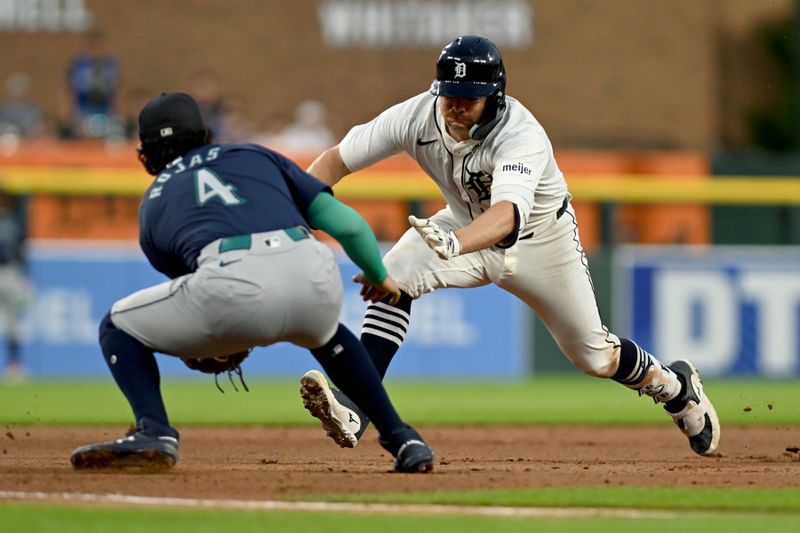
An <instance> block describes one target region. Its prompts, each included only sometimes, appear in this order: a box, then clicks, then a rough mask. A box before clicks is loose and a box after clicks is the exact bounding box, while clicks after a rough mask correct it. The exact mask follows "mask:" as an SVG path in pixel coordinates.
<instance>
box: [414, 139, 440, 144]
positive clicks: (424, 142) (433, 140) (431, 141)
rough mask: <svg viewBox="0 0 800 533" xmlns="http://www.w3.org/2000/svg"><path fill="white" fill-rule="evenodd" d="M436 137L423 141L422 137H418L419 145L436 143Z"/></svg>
mask: <svg viewBox="0 0 800 533" xmlns="http://www.w3.org/2000/svg"><path fill="white" fill-rule="evenodd" d="M435 142H436V139H432V140H430V141H423V140H422V138H419V139H417V146H425V145H426V144H431V143H435Z"/></svg>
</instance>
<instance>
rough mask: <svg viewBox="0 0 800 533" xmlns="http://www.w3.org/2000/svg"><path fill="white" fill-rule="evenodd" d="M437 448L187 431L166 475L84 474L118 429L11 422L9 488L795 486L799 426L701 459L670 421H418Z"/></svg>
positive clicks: (264, 431) (231, 495)
mask: <svg viewBox="0 0 800 533" xmlns="http://www.w3.org/2000/svg"><path fill="white" fill-rule="evenodd" d="M421 430H422V432H423V434H424V435H425V437H426V439H427V440H428V441H429V442H430V443H431V445H432V446H433V448H434V450H435V451H436V453H437V461H436V467H435V469H434V471H433V472H432V473H431V474H428V475H420V474H417V475H406V474H398V473H394V472H392V469H391V467H392V460H391V458H390V457H389V455H388V454H387V453H386V452H384V451H383V450H382V449H381V448H380V446H378V444H377V441H376V433H375V432H374V430H372V429H370V430H369V432H368V433H367V434H366V437H365V440H364V441H362V442H361V443H360V444H359V446H358V447H357V448H356V449H353V450H342V449H340V448H338V447H337V446H336V445H335V444H334V443H333V442H332V441H329V440H328V439H327V437H325V436H324V434H323V433H322V431H321V430H319V429H316V428H184V429H183V430H182V435H181V459H180V463H179V464H178V465H177V466H176V467H175V468H173V469H171V470H169V471H167V472H165V473H156V474H153V473H150V474H142V473H132V472H120V471H110V472H109V471H107V472H85V471H83V472H77V471H74V470H73V469H72V468H71V466H70V464H69V459H68V457H69V454H70V452H71V451H72V450H73V449H74V448H76V447H77V446H80V445H83V444H88V443H91V442H96V441H99V440H106V439H111V438H116V437H119V436H121V432H120V428H37V427H30V428H28V427H5V428H3V433H4V435H2V436H0V438H1V439H2V440H1V441H0V491H26V492H34V491H42V492H86V493H120V494H127V495H136V496H171V497H193V498H226V499H248V500H259V499H275V498H280V497H281V496H288V495H299V494H320V493H348V492H361V493H365V492H407V491H433V490H456V489H486V488H520V487H551V486H564V485H604V484H608V485H660V486H713V487H733V486H742V487H792V486H793V487H796V486H798V485H800V481H798V480H799V479H800V461H798V460H797V455H796V454H795V455H792V454H790V453H788V452H786V448H787V447H788V448H791V447H797V446H800V429H798V428H725V429H724V432H723V435H722V444H721V447H720V449H721V452H722V453H721V455H720V456H719V457H713V458H705V457H698V456H695V455H694V454H693V453H692V452H691V451H690V450H689V447H688V443H686V442H685V439H684V437H683V436H682V435H680V434H679V433H678V432H677V430H676V429H674V428H672V427H659V428H652V427H645V428H602V429H598V428H591V427H574V426H571V427H525V428H518V427H515V428H497V427H495V428H445V427H438V428H434V427H424V428H421Z"/></svg>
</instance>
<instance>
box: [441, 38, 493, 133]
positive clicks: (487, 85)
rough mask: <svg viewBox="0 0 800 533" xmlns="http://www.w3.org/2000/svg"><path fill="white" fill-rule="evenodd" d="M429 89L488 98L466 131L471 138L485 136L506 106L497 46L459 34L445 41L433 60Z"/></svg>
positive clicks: (442, 93)
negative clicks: (481, 113)
mask: <svg viewBox="0 0 800 533" xmlns="http://www.w3.org/2000/svg"><path fill="white" fill-rule="evenodd" d="M430 91H431V93H432V94H435V95H436V96H448V97H454V98H480V97H482V96H486V97H488V100H487V105H486V110H485V111H484V116H483V119H482V120H481V122H480V123H479V124H476V125H474V126H473V127H472V129H471V130H470V137H472V138H473V139H478V140H480V139H483V138H484V137H486V136H487V135H488V134H489V132H490V131H491V130H492V129H493V128H494V127H495V126H496V125H497V123H498V122H500V119H501V118H502V116H503V113H504V112H505V108H506V71H505V67H504V66H503V58H502V57H501V56H500V51H499V50H498V49H497V46H495V44H494V43H493V42H492V41H490V40H489V39H487V38H486V37H480V36H478V35H462V36H461V37H458V38H456V39H455V40H453V41H451V42H450V43H448V44H447V45H446V46H445V47H444V48H442V52H441V54H439V59H437V60H436V78H434V80H433V83H431V89H430Z"/></svg>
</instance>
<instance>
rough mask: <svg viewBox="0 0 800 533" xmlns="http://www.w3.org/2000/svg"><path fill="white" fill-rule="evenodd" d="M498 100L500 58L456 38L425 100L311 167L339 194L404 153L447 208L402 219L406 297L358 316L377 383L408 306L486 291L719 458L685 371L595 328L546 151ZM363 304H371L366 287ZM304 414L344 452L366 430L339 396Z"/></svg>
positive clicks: (481, 41) (519, 109) (588, 289)
mask: <svg viewBox="0 0 800 533" xmlns="http://www.w3.org/2000/svg"><path fill="white" fill-rule="evenodd" d="M505 87H506V73H505V68H504V66H503V60H502V58H501V56H500V52H499V51H498V49H497V47H496V46H495V45H494V44H493V43H492V42H491V41H489V40H488V39H486V38H483V37H478V36H472V35H466V36H462V37H459V38H457V39H455V40H454V41H452V42H451V43H449V44H447V45H446V46H445V47H444V49H443V50H442V52H441V54H440V55H439V58H438V60H437V63H436V78H435V79H434V80H433V84H432V85H431V88H430V90H429V91H427V92H424V93H422V94H420V95H417V96H414V97H413V98H410V99H408V100H406V101H405V102H402V103H400V104H397V105H395V106H393V107H391V108H389V109H387V110H386V111H384V112H383V113H381V114H380V115H378V116H377V117H376V118H374V119H373V120H372V121H370V122H368V123H366V124H362V125H359V126H355V127H354V128H352V129H351V130H350V131H349V133H347V135H346V136H345V137H344V139H343V140H342V141H341V142H340V143H339V145H337V146H335V147H333V148H330V149H328V150H327V151H325V152H323V153H322V154H321V155H320V156H319V157H318V158H317V159H316V160H315V161H314V162H313V163H312V164H311V166H310V167H309V173H310V174H312V175H314V176H316V177H317V178H319V179H320V180H321V181H323V182H324V183H327V184H329V185H334V184H335V183H337V182H338V181H339V180H340V179H342V178H343V177H344V176H346V175H347V174H350V173H351V172H355V171H357V170H360V169H362V168H365V167H368V166H370V165H372V164H373V163H375V162H377V161H379V160H382V159H384V158H386V157H389V156H391V155H393V154H396V153H399V152H405V153H407V154H408V155H409V156H411V157H412V158H414V160H415V161H417V163H418V164H419V165H420V167H421V168H422V170H423V171H424V172H425V173H426V174H427V175H428V176H430V178H431V179H433V180H434V181H435V182H436V184H437V186H438V187H439V189H440V190H441V192H442V195H443V196H444V198H445V199H446V200H447V206H446V207H445V208H444V209H442V210H441V211H439V212H438V213H436V214H435V215H434V216H432V217H431V218H429V219H418V218H416V217H413V216H411V217H409V222H410V223H411V226H412V227H411V228H410V229H409V230H408V231H407V232H406V233H405V234H404V235H403V236H402V238H401V239H400V240H399V241H398V242H397V244H396V245H395V246H394V247H393V248H392V249H391V250H390V251H389V252H388V253H387V254H386V256H385V258H384V261H385V264H386V266H387V268H388V270H389V273H390V274H391V275H392V277H393V278H394V279H395V280H396V282H397V285H398V287H399V288H400V289H401V293H402V297H401V298H400V300H399V302H397V303H395V304H390V303H388V302H386V301H382V302H378V303H373V304H371V305H369V307H368V308H367V311H366V315H365V318H364V324H363V330H362V335H361V341H362V343H363V344H364V345H365V346H366V348H367V350H368V351H369V352H370V356H371V357H372V360H373V362H374V363H375V366H376V367H377V369H378V372H379V373H380V374H381V375H385V373H386V370H387V368H388V366H389V362H390V361H391V359H392V357H393V356H394V354H395V352H396V351H397V349H398V348H399V347H400V346H401V344H402V342H403V340H404V338H405V336H406V332H407V331H408V327H409V322H410V316H411V304H412V302H413V300H415V299H417V298H419V297H421V296H422V295H423V294H425V293H427V292H431V291H434V290H436V289H442V288H448V287H457V288H470V287H478V286H482V285H487V284H489V283H494V284H495V285H497V286H498V287H500V288H502V289H504V290H507V291H509V292H510V293H511V294H514V295H515V296H517V297H518V298H520V299H521V300H522V301H524V302H525V303H526V304H528V306H530V308H531V309H532V310H533V311H534V312H535V313H536V314H537V315H538V316H539V318H541V320H542V321H543V322H544V324H545V325H546V326H547V328H548V330H549V331H550V333H551V334H552V335H553V337H554V339H555V340H556V342H557V343H558V346H559V347H560V349H561V350H562V351H563V353H564V354H565V355H566V356H567V357H568V358H569V359H570V361H572V363H573V364H575V366H577V367H578V368H579V369H581V370H582V371H583V372H585V373H586V374H588V375H590V376H596V377H601V378H610V379H613V380H614V381H617V382H619V383H621V384H622V385H624V386H626V387H629V388H631V389H634V390H636V391H638V392H639V395H647V396H650V397H652V398H653V399H654V400H655V401H656V402H660V403H663V404H664V409H665V410H666V412H667V413H668V414H669V415H670V416H671V417H672V418H673V420H674V421H675V423H676V424H677V426H678V427H679V428H680V430H681V431H682V432H683V433H684V435H686V436H687V437H688V438H689V444H690V446H691V448H692V450H693V451H694V452H696V453H698V454H700V455H712V454H714V453H715V452H716V450H717V447H718V445H719V438H720V426H719V420H718V418H717V414H716V412H715V410H714V407H713V405H712V404H711V402H710V401H709V399H708V396H707V395H706V394H705V392H704V390H703V386H702V384H701V381H700V377H699V374H698V372H697V370H696V369H695V368H694V366H693V365H692V364H691V363H690V362H689V361H685V360H679V361H675V362H673V363H672V364H670V365H665V364H663V363H661V362H660V361H659V360H658V359H656V358H655V357H654V356H653V355H651V354H649V353H648V352H646V351H645V350H644V349H643V348H641V347H640V346H639V345H637V344H636V343H635V342H634V341H632V340H630V339H624V338H620V337H618V336H616V335H614V334H613V333H611V332H610V331H609V330H608V329H607V328H606V326H605V325H604V324H603V322H602V320H601V318H600V314H599V311H598V308H597V303H596V300H595V295H594V288H593V286H592V280H591V278H590V275H589V270H588V267H587V261H586V256H585V255H584V252H583V248H582V247H581V243H580V239H579V235H578V224H577V221H576V219H575V214H574V211H573V209H572V207H571V205H570V198H571V197H570V194H569V192H568V190H567V185H566V183H565V181H564V176H563V174H562V173H561V170H559V168H558V164H557V163H556V160H555V158H554V156H553V148H552V146H551V145H550V141H549V139H548V137H547V134H546V133H545V131H544V129H543V128H542V126H541V125H540V124H539V122H537V121H536V119H535V118H534V116H533V115H532V114H531V112H530V111H529V110H528V109H526V108H525V107H524V106H523V105H522V104H521V103H520V102H519V101H517V100H516V99H514V98H512V97H510V96H507V95H506V91H505ZM362 292H364V293H366V294H365V296H369V292H370V288H369V287H365V288H364V289H363V291H362ZM312 372H313V371H312ZM307 376H308V375H307ZM304 379H306V380H308V377H304ZM323 385H324V384H323ZM304 401H305V404H306V407H307V408H308V409H309V410H310V411H311V413H312V414H313V415H314V416H316V417H317V418H319V419H320V420H322V423H323V426H324V427H325V429H326V430H327V431H328V433H329V435H330V436H331V437H332V438H333V439H334V440H335V441H336V442H337V443H339V444H340V445H341V446H350V445H351V443H352V441H353V436H355V437H356V438H358V437H360V436H361V434H362V433H363V431H364V429H365V427H366V424H367V421H366V419H365V418H366V417H365V416H364V414H363V413H362V412H361V411H360V410H359V409H358V408H357V407H355V405H354V404H353V402H352V401H350V399H349V398H347V397H346V396H345V395H344V394H342V393H341V391H339V390H336V389H332V390H331V391H330V394H327V395H324V396H323V395H321V394H317V395H309V394H304ZM343 413H344V414H343Z"/></svg>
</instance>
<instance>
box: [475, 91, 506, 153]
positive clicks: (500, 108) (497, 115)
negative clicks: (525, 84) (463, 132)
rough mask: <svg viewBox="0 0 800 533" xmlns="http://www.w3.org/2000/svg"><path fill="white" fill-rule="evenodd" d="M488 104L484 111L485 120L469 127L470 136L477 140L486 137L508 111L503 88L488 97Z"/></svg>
mask: <svg viewBox="0 0 800 533" xmlns="http://www.w3.org/2000/svg"><path fill="white" fill-rule="evenodd" d="M486 105H487V107H486V109H485V110H484V112H483V120H481V121H480V122H479V123H477V124H474V125H473V126H472V127H471V128H470V129H469V137H470V139H473V140H475V141H482V140H483V139H485V138H486V136H487V135H489V133H491V131H492V130H493V129H494V127H495V126H497V124H498V123H499V122H500V121H501V120H502V119H503V114H504V113H505V112H506V97H505V94H504V93H503V90H502V89H498V91H497V92H496V93H494V94H493V95H491V96H490V97H489V98H487V100H486Z"/></svg>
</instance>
